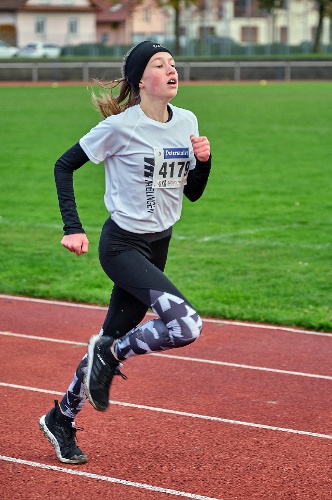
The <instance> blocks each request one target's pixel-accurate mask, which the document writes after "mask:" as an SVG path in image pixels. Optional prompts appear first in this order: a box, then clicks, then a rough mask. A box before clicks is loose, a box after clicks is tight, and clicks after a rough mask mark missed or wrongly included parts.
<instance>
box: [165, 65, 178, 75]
mask: <svg viewBox="0 0 332 500" xmlns="http://www.w3.org/2000/svg"><path fill="white" fill-rule="evenodd" d="M167 73H176V69H175V68H174V66H172V65H171V64H167Z"/></svg>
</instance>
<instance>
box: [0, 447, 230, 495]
mask: <svg viewBox="0 0 332 500" xmlns="http://www.w3.org/2000/svg"><path fill="white" fill-rule="evenodd" d="M0 460H3V461H6V462H14V463H16V464H21V465H28V466H29V467H36V468H38V469H46V470H52V471H55V472H63V473H65V474H72V475H73V476H81V477H85V478H89V479H97V480H98V481H107V482H109V483H115V484H121V485H123V486H130V487H132V488H140V489H144V490H149V491H155V492H156V493H166V494H167V495H173V496H177V497H185V498H193V499H195V500H221V499H220V498H219V499H217V498H212V497H206V496H203V495H195V494H194V493H187V492H185V491H178V490H171V489H169V488H161V487H159V486H152V485H151V484H146V483H138V482H136V481H127V480H126V479H119V478H116V477H109V476H100V475H99V474H92V473H91V472H85V471H81V470H76V469H75V470H74V469H67V468H65V467H58V466H56V465H47V464H43V463H40V462H31V461H30V460H22V459H20V458H13V457H8V456H5V455H0Z"/></svg>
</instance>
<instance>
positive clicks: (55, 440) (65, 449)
mask: <svg viewBox="0 0 332 500" xmlns="http://www.w3.org/2000/svg"><path fill="white" fill-rule="evenodd" d="M54 403H55V406H54V408H53V409H52V410H50V411H49V412H48V413H47V414H46V415H43V416H42V417H41V418H40V420H39V428H40V430H41V431H42V432H43V433H44V435H45V436H46V437H47V439H48V440H49V442H50V443H51V445H52V446H53V447H54V449H55V453H56V456H57V457H58V459H59V460H60V462H64V463H66V464H85V463H86V462H87V461H88V458H87V457H86V455H84V453H83V452H82V451H81V450H80V449H79V448H78V446H77V445H76V442H75V436H76V431H77V429H75V426H74V422H71V421H69V422H68V424H61V425H60V424H58V423H57V422H56V421H55V419H54V413H55V410H56V407H57V406H58V402H57V401H54Z"/></svg>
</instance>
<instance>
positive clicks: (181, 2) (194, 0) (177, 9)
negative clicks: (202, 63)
mask: <svg viewBox="0 0 332 500" xmlns="http://www.w3.org/2000/svg"><path fill="white" fill-rule="evenodd" d="M156 2H157V5H159V6H160V7H166V6H167V7H171V8H172V9H173V10H174V38H175V47H174V52H175V54H176V55H178V54H181V45H180V35H181V32H180V20H181V11H182V9H183V8H184V7H188V6H189V5H193V4H194V5H197V4H200V3H202V0H156Z"/></svg>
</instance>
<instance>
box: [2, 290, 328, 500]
mask: <svg viewBox="0 0 332 500" xmlns="http://www.w3.org/2000/svg"><path fill="white" fill-rule="evenodd" d="M105 311H106V309H105V308H104V307H97V306H96V307H95V306H85V305H79V304H66V303H61V302H52V301H43V300H34V299H28V298H22V297H11V296H6V295H2V296H1V295H0V339H1V346H2V348H1V354H2V360H1V365H0V367H1V368H0V392H1V442H0V461H1V468H0V471H1V472H0V478H1V484H2V486H1V493H0V497H1V499H3V500H7V499H10V500H13V499H16V498H23V499H37V498H40V499H45V498H46V497H50V498H52V499H53V498H59V499H60V498H61V499H69V498H70V499H71V498H79V499H89V500H90V499H95V498H100V497H103V498H105V499H117V500H136V499H142V500H163V499H165V500H166V499H168V498H169V499H171V498H175V497H180V498H181V497H182V498H192V499H196V500H207V499H209V500H211V499H212V500H220V499H223V500H236V499H244V500H251V499H261V500H265V499H270V498H271V499H288V500H292V499H299V500H306V499H307V500H313V499H317V500H331V499H332V471H331V465H332V448H331V446H332V405H331V389H332V364H331V356H332V334H326V333H325V334H324V333H315V332H306V331H302V330H297V329H290V328H288V329H287V328H281V327H280V328H279V327H272V326H268V325H266V326H264V325H254V324H245V323H236V322H227V321H223V320H205V321H204V328H203V333H202V335H201V337H200V339H198V340H197V341H196V342H195V343H194V344H192V345H190V346H188V347H186V348H182V349H179V350H173V351H167V352H166V353H162V354H158V355H157V354H151V355H149V356H141V357H136V358H133V359H131V360H128V361H127V362H126V363H125V365H124V367H123V371H124V373H125V374H126V375H127V376H128V380H127V381H123V380H122V379H120V377H119V378H118V379H116V380H115V382H114V384H113V386H112V392H111V398H112V404H111V407H110V409H109V410H108V411H107V412H105V413H99V412H96V411H95V410H94V409H93V408H92V407H91V406H90V405H89V404H86V405H85V407H84V409H83V411H82V412H81V414H80V415H79V417H78V419H77V426H79V427H83V428H84V432H78V440H79V446H80V447H81V448H82V449H83V451H84V452H85V453H86V454H87V455H88V457H89V462H88V463H87V464H85V465H81V466H74V465H65V464H61V463H60V462H59V461H58V460H57V459H56V457H55V453H54V450H53V448H52V447H51V445H50V444H49V443H48V441H47V440H46V439H45V438H44V437H43V435H42V433H41V432H40V431H39V428H38V420H39V417H40V416H41V415H42V414H44V413H45V412H47V411H48V410H49V409H50V408H51V407H52V405H53V400H54V399H55V398H58V399H61V397H62V394H63V392H64V391H65V390H66V388H67V386H68V384H69V382H70V381H71V378H72V375H73V373H74V370H75V368H76V366H77V364H78V362H79V360H80V359H81V357H82V356H83V354H84V352H85V345H86V343H87V341H88V339H89V337H90V336H91V335H92V334H94V333H96V332H98V331H99V329H100V326H101V324H102V322H103V318H104V315H105Z"/></svg>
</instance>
